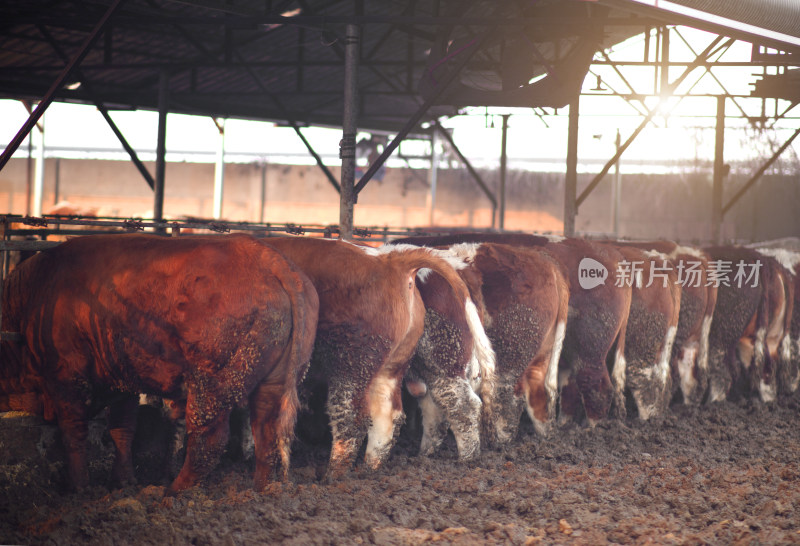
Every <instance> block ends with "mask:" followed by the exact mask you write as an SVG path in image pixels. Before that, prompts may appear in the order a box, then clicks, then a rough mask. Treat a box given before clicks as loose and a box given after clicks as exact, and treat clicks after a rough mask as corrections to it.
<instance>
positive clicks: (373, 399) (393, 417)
mask: <svg viewBox="0 0 800 546" xmlns="http://www.w3.org/2000/svg"><path fill="white" fill-rule="evenodd" d="M367 408H368V411H369V417H370V424H369V428H368V431H367V450H366V453H365V454H364V462H365V463H366V465H367V467H369V468H370V469H372V470H376V469H377V468H378V467H380V465H381V464H382V463H383V462H384V461H385V460H386V458H387V457H388V456H389V451H390V450H391V449H392V446H393V445H394V438H395V431H396V430H397V429H398V427H399V425H400V424H402V422H403V407H402V403H401V402H400V382H399V380H398V379H396V378H393V377H382V376H379V377H377V378H375V380H373V381H372V384H371V385H370V388H369V391H368V393H367Z"/></svg>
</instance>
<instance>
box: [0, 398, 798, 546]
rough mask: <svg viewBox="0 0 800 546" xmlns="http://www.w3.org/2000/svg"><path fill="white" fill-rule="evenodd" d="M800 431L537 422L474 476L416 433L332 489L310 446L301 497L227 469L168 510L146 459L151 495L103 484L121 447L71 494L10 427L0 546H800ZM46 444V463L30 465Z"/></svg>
mask: <svg viewBox="0 0 800 546" xmlns="http://www.w3.org/2000/svg"><path fill="white" fill-rule="evenodd" d="M799 417H800V396H797V395H796V396H793V397H791V398H784V399H781V400H779V401H778V402H777V403H775V404H772V405H764V404H761V403H759V402H757V401H753V400H742V401H739V402H725V403H721V404H717V405H712V406H706V407H700V408H686V407H683V406H675V407H673V408H672V410H671V414H670V415H669V416H668V417H667V418H665V419H662V420H659V421H653V422H647V423H643V422H639V421H636V420H634V419H629V420H628V421H626V422H619V421H610V422H608V423H607V424H605V425H602V426H600V427H597V428H595V429H594V430H587V429H585V428H582V427H576V426H573V427H570V428H567V429H562V430H560V431H559V432H558V433H557V434H555V435H554V436H553V437H552V438H549V439H546V440H543V439H540V438H538V437H537V436H536V435H535V433H534V432H533V429H532V427H531V426H530V424H529V423H524V425H523V429H522V431H521V433H520V436H519V438H518V439H517V440H516V441H515V442H514V443H513V444H512V445H511V446H509V447H508V448H507V449H505V450H504V451H502V452H499V451H493V452H485V453H483V454H482V455H481V456H480V457H479V458H478V459H477V460H475V461H472V462H469V463H460V462H458V461H457V460H456V459H455V451H454V447H453V443H452V441H449V444H448V445H445V446H444V448H443V450H442V451H441V452H440V453H439V454H438V455H437V456H435V457H433V458H419V457H417V456H416V455H415V449H416V448H415V440H414V439H413V438H414V435H413V434H412V433H411V432H410V431H412V430H413V427H411V426H407V427H405V428H404V434H403V435H402V437H401V439H400V442H399V443H398V446H397V447H396V448H395V450H394V452H393V454H392V457H391V460H390V461H389V462H388V464H387V465H386V467H385V468H383V469H382V470H380V471H379V472H375V473H368V472H365V471H360V470H356V471H354V472H353V473H352V475H351V476H350V477H349V478H348V479H346V480H343V481H340V482H337V483H332V484H323V483H322V482H320V481H319V480H318V479H317V476H318V475H319V474H320V473H321V469H322V467H323V463H324V460H325V457H326V455H327V453H326V450H325V448H324V447H317V446H312V445H309V444H307V443H300V442H298V445H297V446H296V449H295V454H294V465H295V466H294V468H293V471H292V478H291V481H290V482H289V483H276V484H274V485H273V486H271V487H270V489H269V490H268V491H267V492H265V493H263V494H257V493H254V492H253V491H252V490H251V486H252V469H253V467H252V463H250V462H247V461H236V460H235V459H234V458H232V456H226V457H225V459H224V460H223V461H222V462H221V464H220V465H219V467H218V468H217V470H216V471H215V472H214V473H213V474H212V475H211V476H210V477H209V479H208V481H207V485H205V486H201V487H198V488H195V489H194V490H191V491H189V492H185V493H183V494H181V495H179V496H178V497H175V498H164V497H163V492H164V487H163V485H161V484H160V483H158V479H159V478H158V474H159V470H160V469H161V468H160V467H161V466H162V465H160V464H158V463H153V460H155V456H154V455H150V456H148V455H147V452H146V451H143V452H142V453H140V454H139V455H137V461H138V463H137V472H138V473H139V480H140V485H138V486H135V487H127V488H124V489H109V488H107V487H106V486H105V485H102V484H104V482H105V479H106V476H107V472H108V468H109V464H110V458H109V455H108V450H107V449H106V454H105V455H101V456H99V458H97V459H95V460H94V461H93V462H92V465H91V474H92V480H93V483H95V484H96V485H94V486H93V487H91V488H90V489H89V490H87V491H84V492H81V493H79V494H71V493H67V492H65V491H64V484H65V476H64V467H63V464H62V463H61V462H58V457H57V456H56V454H57V452H58V449H57V444H58V441H57V438H54V436H55V435H54V434H53V433H52V430H51V429H50V428H48V427H44V428H43V427H42V425H40V424H38V422H36V421H35V420H30V421H29V422H27V424H25V422H24V420H22V421H20V420H19V419H16V420H13V422H14V424H13V425H12V424H9V423H11V422H12V421H11V420H7V419H3V420H0V427H2V431H0V439H2V442H0V454H1V455H2V459H0V471H1V472H2V474H1V475H0V543H25V544H39V543H46V544H52V543H54V544H75V543H83V542H89V543H99V544H132V543H136V544H148V543H151V544H188V543H191V544H223V545H228V544H253V543H261V544H267V543H278V542H280V543H286V544H329V543H342V544H360V543H376V544H419V543H424V542H437V543H444V544H447V543H459V544H478V543H502V544H536V543H544V544H550V543H577V544H599V543H604V542H615V543H622V544H629V543H630V544H648V543H657V544H678V543H680V544H686V543H689V544H693V543H697V544H701V543H710V544H735V543H739V544H751V543H758V544H775V543H781V544H787V543H800V423H799V422H798V418H799ZM410 423H412V424H413V421H410ZM95 428H96V429H97V430H95V432H96V440H95V441H96V442H98V445H107V442H108V438H107V435H104V433H103V432H102V423H98V424H96V426H95ZM43 431H44V432H45V434H44V439H42V437H41V436H42V434H41V433H42V432H43ZM10 432H13V434H14V438H15V440H14V441H12V442H9V441H8V439H9V433H10ZM153 434H155V433H153ZM37 443H38V447H39V451H41V452H43V453H44V456H41V457H40V456H36V457H31V456H30V449H33V450H35V449H36V447H35V444H37ZM26 446H27V448H26ZM32 446H33V447H32ZM25 449H28V451H27V452H21V451H24V450H25ZM101 451H102V450H101ZM26 453H27V456H26ZM148 457H149V458H148Z"/></svg>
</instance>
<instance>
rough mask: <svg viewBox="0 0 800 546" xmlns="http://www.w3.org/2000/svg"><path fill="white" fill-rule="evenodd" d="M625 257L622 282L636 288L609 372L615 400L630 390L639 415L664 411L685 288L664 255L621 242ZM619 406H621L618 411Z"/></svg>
mask: <svg viewBox="0 0 800 546" xmlns="http://www.w3.org/2000/svg"><path fill="white" fill-rule="evenodd" d="M617 248H618V249H619V251H620V252H621V253H622V255H623V256H624V257H625V261H624V262H622V263H621V271H620V272H619V273H620V282H622V283H625V284H628V285H629V286H631V288H632V298H631V306H630V313H629V315H628V324H627V329H626V335H625V347H624V350H623V351H620V350H617V353H616V355H615V357H616V358H615V361H614V364H613V369H612V373H611V377H612V381H613V382H614V388H615V392H616V400H617V403H619V404H623V403H624V393H625V392H626V391H627V392H630V394H631V397H632V398H633V401H634V403H635V404H636V409H637V412H638V416H639V418H640V419H643V420H647V419H649V418H650V417H653V416H659V415H663V414H664V413H665V412H666V409H667V407H668V405H669V401H670V399H671V398H672V375H671V372H670V360H671V356H672V346H673V343H674V341H675V335H676V332H677V330H678V316H679V313H680V306H681V288H680V286H679V285H678V283H677V270H676V268H675V267H674V265H673V264H672V262H671V261H670V260H669V259H668V258H667V256H666V255H664V254H661V253H659V252H656V251H651V250H643V249H641V248H636V247H633V246H624V245H617ZM620 411H621V410H620Z"/></svg>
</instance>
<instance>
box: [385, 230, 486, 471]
mask: <svg viewBox="0 0 800 546" xmlns="http://www.w3.org/2000/svg"><path fill="white" fill-rule="evenodd" d="M393 248H396V249H400V248H401V247H400V246H395V247H393ZM403 248H416V247H411V246H406V247H403ZM430 252H432V253H433V254H434V255H436V256H439V257H441V258H442V259H444V260H446V261H447V262H448V263H449V264H451V265H452V266H453V268H454V269H455V270H456V271H458V273H459V275H460V276H461V277H462V278H464V275H469V272H468V269H469V266H470V264H469V263H468V261H467V260H466V259H464V258H462V257H461V256H458V255H455V254H453V253H449V252H447V251H444V250H438V249H430ZM417 287H418V288H419V292H420V294H421V296H422V301H423V302H424V304H425V329H424V331H423V333H422V337H421V338H420V340H419V343H418V344H417V349H416V352H415V354H414V357H413V359H412V360H411V366H410V368H409V370H408V372H407V373H406V377H405V386H406V389H407V390H408V392H409V393H410V394H411V395H412V396H414V397H415V398H417V400H418V402H419V407H420V409H421V412H422V425H423V433H422V440H421V443H420V454H422V455H429V454H431V453H432V452H433V451H434V450H435V449H437V448H438V447H439V446H440V445H441V443H442V441H443V440H444V438H445V435H446V433H447V430H448V428H449V429H450V430H452V432H453V436H454V438H455V441H456V446H457V448H458V455H459V458H461V459H469V458H472V457H474V456H475V455H477V454H478V453H479V451H480V446H481V432H482V430H484V431H485V428H486V427H485V424H486V423H487V422H491V421H492V416H491V409H492V408H493V404H492V400H493V399H494V389H495V354H494V351H493V350H492V346H491V343H490V341H489V339H488V337H487V336H486V332H485V331H484V328H483V325H482V322H481V312H480V311H479V309H478V308H477V307H476V305H475V303H474V302H473V299H472V298H471V297H470V295H469V293H468V292H466V291H467V286H466V285H462V286H451V284H450V283H448V282H447V280H445V279H444V278H443V277H442V276H441V275H439V274H438V273H436V272H434V271H432V270H430V269H422V270H420V272H419V273H418V274H417ZM462 289H463V290H464V293H461V290H462ZM465 302H466V306H465Z"/></svg>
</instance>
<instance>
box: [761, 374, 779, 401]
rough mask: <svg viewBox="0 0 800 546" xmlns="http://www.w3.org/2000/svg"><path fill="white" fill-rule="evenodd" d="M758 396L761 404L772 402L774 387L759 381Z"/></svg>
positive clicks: (774, 396)
mask: <svg viewBox="0 0 800 546" xmlns="http://www.w3.org/2000/svg"><path fill="white" fill-rule="evenodd" d="M758 395H759V396H760V397H761V401H762V402H774V401H775V398H776V395H775V386H774V385H769V384H767V383H765V382H764V380H763V379H762V380H760V381H759V382H758Z"/></svg>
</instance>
